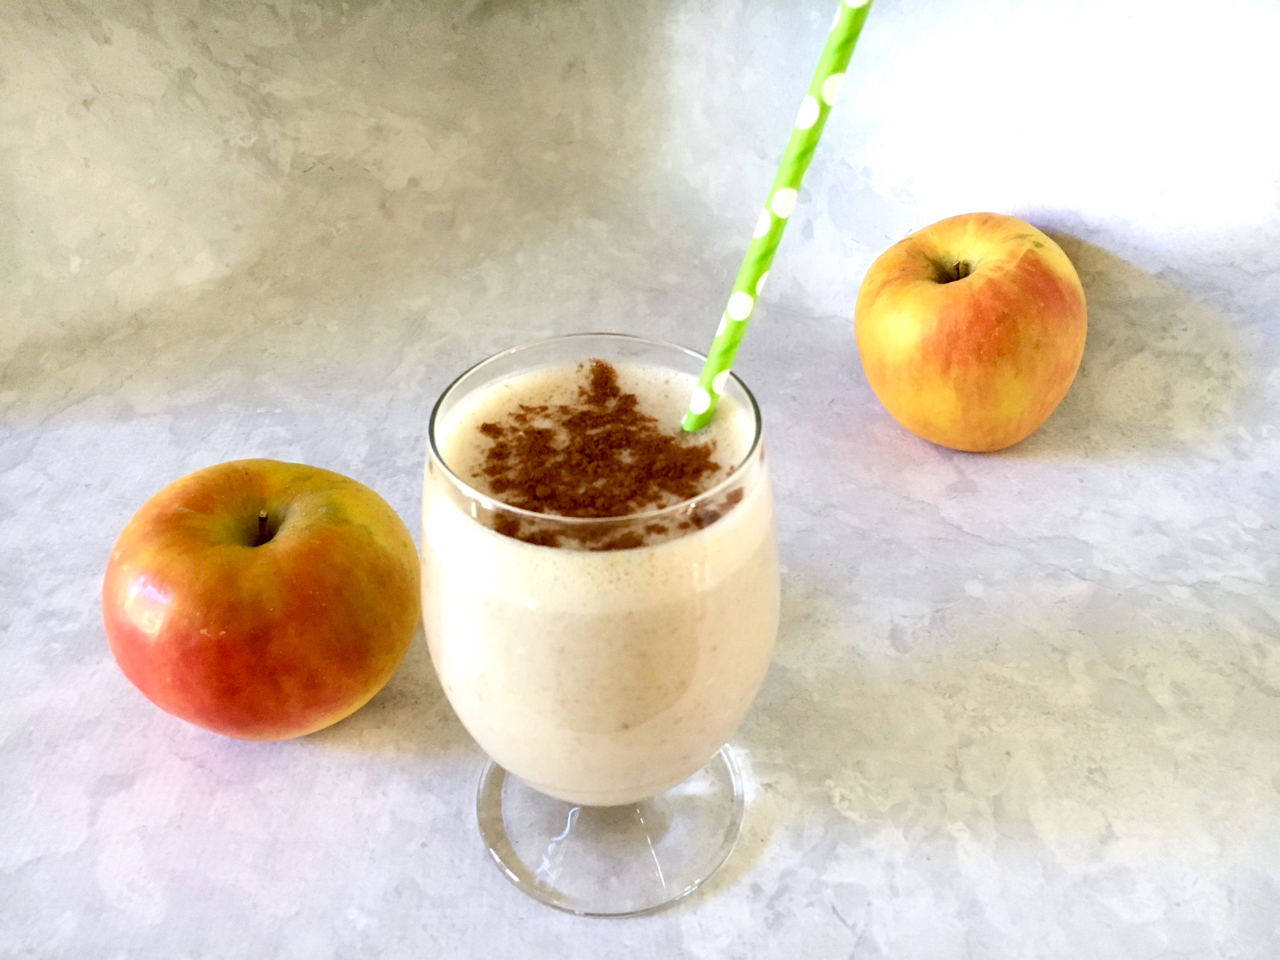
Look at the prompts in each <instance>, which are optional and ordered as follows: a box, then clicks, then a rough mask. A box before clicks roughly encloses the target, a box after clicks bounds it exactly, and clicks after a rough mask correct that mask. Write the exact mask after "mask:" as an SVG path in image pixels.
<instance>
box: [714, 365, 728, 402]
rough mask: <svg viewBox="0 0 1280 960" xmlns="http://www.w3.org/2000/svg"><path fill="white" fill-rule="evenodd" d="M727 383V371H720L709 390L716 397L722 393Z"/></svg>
mask: <svg viewBox="0 0 1280 960" xmlns="http://www.w3.org/2000/svg"><path fill="white" fill-rule="evenodd" d="M728 382H729V371H728V370H721V371H720V372H719V373H717V374H716V375H715V377H714V378H713V379H712V381H711V390H712V392H713V393H715V395H716V396H717V397H718V396H720V394H722V393H724V385H725V384H726V383H728Z"/></svg>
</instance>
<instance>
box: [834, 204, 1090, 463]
mask: <svg viewBox="0 0 1280 960" xmlns="http://www.w3.org/2000/svg"><path fill="white" fill-rule="evenodd" d="M957 264H959V265H960V266H961V269H960V270H959V271H957V270H956V269H955V267H956V265H957ZM966 271H967V272H966ZM1086 328H1087V315H1086V308H1085V297H1084V289H1083V288H1082V287H1081V285H1080V278H1079V277H1078V276H1077V274H1076V270H1075V268H1074V267H1073V266H1072V264H1071V261H1070V260H1069V259H1067V256H1066V254H1065V253H1063V251H1062V249H1061V248H1060V247H1059V246H1058V245H1057V244H1056V243H1054V242H1053V240H1052V239H1050V238H1049V237H1048V236H1046V235H1045V234H1043V233H1041V232H1040V231H1039V230H1037V229H1036V228H1035V227H1033V226H1031V225H1030V224H1028V223H1026V222H1024V221H1022V220H1019V219H1017V218H1015V217H1009V216H1004V215H1002V214H994V213H974V214H962V215H960V216H956V217H949V218H947V219H946V220H941V221H939V222H938V223H935V224H933V225H932V226H929V227H926V228H924V229H923V230H920V231H918V232H916V233H913V234H911V235H910V236H908V237H906V238H905V239H904V240H901V241H899V242H898V243H896V244H894V245H893V246H891V247H890V248H889V249H887V250H886V251H885V252H884V253H882V254H881V255H880V256H879V257H878V258H877V259H876V261H875V262H874V263H873V264H872V265H871V267H870V269H869V270H868V271H867V274H866V276H865V277H864V278H863V280H862V285H861V287H860V288H859V290H858V300H857V305H856V307H855V311H854V329H855V336H856V339H857V344H858V353H859V356H860V358H861V361H862V367H863V370H864V371H865V373H866V377H867V381H868V383H869V384H870V385H871V389H872V391H873V392H874V393H875V395H876V397H877V398H878V399H879V400H880V402H881V403H882V404H883V405H884V407H885V409H886V410H888V411H889V413H890V414H891V415H892V416H893V417H894V419H896V420H897V421H898V422H899V423H900V424H902V426H904V427H906V428H907V429H908V430H910V431H911V432H912V433H914V434H916V435H917V436H919V437H923V438H924V439H926V440H929V441H931V442H933V443H937V444H940V445H941V446H945V447H951V448H953V449H956V450H965V451H971V452H989V451H993V450H1000V449H1003V448H1004V447H1008V446H1010V445H1012V444H1014V443H1017V442H1018V441H1019V440H1022V439H1024V438H1025V437H1027V436H1028V435H1029V434H1031V433H1032V432H1033V431H1034V430H1035V429H1036V428H1037V427H1039V426H1040V425H1041V424H1042V423H1043V422H1044V421H1045V420H1046V419H1047V418H1048V416H1049V414H1051V413H1052V412H1053V411H1054V409H1055V408H1056V407H1057V406H1058V404H1059V403H1060V402H1061V401H1062V398H1063V397H1064V396H1066V393H1067V390H1068V389H1069V388H1070V386H1071V383H1072V381H1073V380H1074V378H1075V375H1076V371H1077V370H1078V369H1079V366H1080V358H1081V356H1082V355H1083V353H1084V342H1085V332H1086Z"/></svg>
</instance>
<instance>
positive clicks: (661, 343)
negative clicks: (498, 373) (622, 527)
mask: <svg viewBox="0 0 1280 960" xmlns="http://www.w3.org/2000/svg"><path fill="white" fill-rule="evenodd" d="M587 339H606V340H622V341H631V342H633V343H640V344H645V345H647V346H651V347H661V348H664V349H668V350H675V351H677V352H679V353H683V354H685V355H686V356H688V357H691V358H693V359H695V360H697V361H698V363H699V365H701V364H704V363H706V361H707V357H706V355H705V354H701V353H699V352H698V351H696V350H691V349H689V348H688V347H684V346H681V345H680V344H678V343H671V342H669V341H666V340H653V339H651V338H649V337H641V336H637V335H635V334H631V333H607V332H596V333H592V332H586V333H567V334H561V335H560V336H555V337H543V338H542V339H540V340H529V341H526V342H525V343H520V344H517V345H516V346H514V347H508V348H507V349H506V350H500V351H498V352H497V353H495V354H492V355H491V356H488V357H486V358H485V359H483V360H481V361H479V362H478V363H473V364H472V365H471V366H469V367H468V368H467V369H466V370H463V371H462V373H460V374H458V375H457V376H456V377H454V378H453V380H451V381H450V382H449V385H448V386H447V387H445V388H444V390H443V391H441V393H440V396H439V397H438V398H437V399H436V402H435V404H434V405H433V406H432V408H431V416H430V417H429V418H428V420H427V449H428V452H429V454H430V458H431V459H432V460H433V461H434V462H435V463H437V464H438V465H439V466H440V468H441V469H442V470H443V471H444V475H445V476H446V477H447V478H448V479H449V481H450V482H451V483H453V485H454V486H455V487H458V488H459V489H460V491H461V492H462V493H463V495H465V496H466V497H467V498H468V499H471V500H475V501H477V502H479V503H480V504H481V505H482V506H483V507H484V508H485V509H486V510H489V511H492V512H494V513H505V514H509V515H511V516H513V517H521V518H524V519H528V520H531V521H533V522H537V523H547V522H548V521H551V522H554V523H558V524H559V523H562V524H565V525H566V526H570V527H590V526H592V525H597V526H604V525H607V524H617V523H627V522H635V521H638V520H644V521H645V522H647V523H652V522H661V520H662V519H663V518H666V517H669V516H672V515H675V514H677V513H679V512H681V511H683V510H687V509H688V508H689V507H690V506H691V505H693V504H696V503H699V502H700V501H703V500H707V499H710V498H712V497H714V496H717V495H718V494H720V493H723V492H724V491H725V489H727V488H728V487H731V486H732V485H733V484H734V483H736V482H737V480H738V475H739V472H740V471H741V470H742V468H743V467H744V466H746V465H747V464H748V463H750V462H751V460H752V458H753V457H755V456H756V455H757V452H758V451H759V449H760V442H761V439H762V437H763V434H764V419H763V417H762V415H761V412H760V404H759V403H757V402H756V398H755V394H753V393H752V392H751V390H750V389H749V388H748V387H747V385H746V384H745V383H743V382H742V380H741V379H740V378H739V377H738V375H737V374H736V373H734V372H733V371H732V370H730V371H729V378H730V379H731V380H733V382H734V383H736V384H737V385H738V386H739V388H741V390H742V392H743V393H744V394H745V395H746V398H747V400H748V401H749V403H750V405H751V414H752V420H753V422H754V424H755V430H754V432H753V434H752V437H751V446H750V447H748V448H747V452H746V453H745V454H743V456H742V459H741V460H740V461H738V462H737V463H735V464H734V465H733V468H732V469H731V470H730V471H729V473H727V474H726V475H725V476H724V477H723V478H722V479H721V480H720V481H719V482H718V483H717V484H716V485H715V486H713V487H708V488H707V489H706V490H703V491H702V492H701V493H698V494H695V495H694V496H692V497H688V498H686V499H684V500H681V501H680V502H678V503H673V504H670V505H668V506H665V507H662V508H661V509H659V510H654V511H651V512H645V513H629V514H623V515H622V516H618V517H566V516H562V515H561V514H558V513H539V512H538V511H536V510H527V509H525V508H524V507H513V506H512V505H511V504H509V503H505V502H503V501H502V500H499V499H498V498H497V497H494V496H491V495H490V494H487V493H484V492H483V491H480V490H477V489H476V488H475V487H473V486H472V485H471V484H469V483H468V482H467V481H466V480H464V479H462V477H460V476H458V475H457V474H456V473H454V472H453V469H452V468H451V467H450V466H449V465H448V464H447V463H445V460H444V457H443V456H442V455H441V454H440V448H439V447H438V446H437V444H436V420H437V418H438V417H439V414H440V408H441V406H443V405H444V402H445V401H446V400H447V399H448V398H449V397H450V395H451V394H452V393H453V392H454V390H455V389H456V388H457V386H458V384H460V383H462V381H463V380H465V379H467V377H469V376H471V375H472V374H473V373H476V372H477V371H479V370H480V369H482V368H483V367H486V366H489V365H490V364H493V363H496V362H497V361H499V360H501V359H503V358H504V357H509V356H511V355H513V354H517V353H523V352H524V351H526V350H530V349H533V348H534V347H541V346H546V345H548V344H552V343H558V342H565V341H572V340H587ZM582 359H584V360H585V359H590V358H589V357H585V356H584V357H583V358H582ZM531 369H537V368H536V367H535V368H531Z"/></svg>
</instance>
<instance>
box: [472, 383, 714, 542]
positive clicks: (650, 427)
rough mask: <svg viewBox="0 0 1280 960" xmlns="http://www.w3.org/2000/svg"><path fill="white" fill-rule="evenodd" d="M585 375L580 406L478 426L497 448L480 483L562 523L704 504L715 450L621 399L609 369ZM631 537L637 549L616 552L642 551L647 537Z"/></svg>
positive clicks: (535, 410) (629, 396) (517, 414)
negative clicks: (700, 499)
mask: <svg viewBox="0 0 1280 960" xmlns="http://www.w3.org/2000/svg"><path fill="white" fill-rule="evenodd" d="M583 366H584V367H586V373H587V374H588V377H589V379H588V382H587V383H586V384H585V385H584V386H581V387H579V388H578V400H579V402H578V403H577V404H575V405H568V404H559V405H555V406H549V405H539V406H528V405H525V404H520V405H519V406H518V407H517V408H516V409H515V410H513V411H511V412H510V413H508V414H506V415H505V416H504V417H502V418H500V420H499V421H493V422H487V423H483V424H481V425H480V432H481V433H482V434H483V435H484V436H485V437H487V438H488V439H489V440H490V441H491V446H490V447H489V450H488V452H487V453H486V455H485V459H484V463H483V465H482V467H481V468H480V471H479V473H478V474H477V476H483V477H484V478H485V479H486V480H487V481H488V487H489V490H490V492H491V493H492V494H493V496H494V497H496V498H497V499H499V500H501V501H502V502H504V503H506V504H508V505H510V506H513V507H520V508H522V509H525V510H532V511H535V512H538V513H547V514H556V515H559V516H562V517H623V516H627V515H628V514H632V513H636V512H638V511H640V510H643V509H645V508H649V507H662V506H667V505H669V504H672V503H678V502H680V501H682V500H687V499H689V498H690V497H694V496H696V495H697V494H699V493H700V492H701V491H702V490H703V489H704V488H705V486H706V484H705V482H704V481H705V479H706V478H707V477H708V476H709V475H711V474H714V473H716V472H717V471H719V470H720V469H721V468H720V465H719V464H718V463H716V461H715V460H713V459H712V454H713V453H714V452H715V450H714V447H715V445H714V443H699V444H695V443H690V442H688V441H687V440H683V441H682V438H681V437H680V436H679V435H677V434H673V433H671V432H669V431H664V430H663V429H662V427H661V425H660V424H659V423H658V421H657V420H656V419H655V418H654V417H651V416H648V415H647V414H644V413H641V412H640V411H639V410H637V409H636V403H637V400H636V395H635V394H634V393H623V392H622V390H621V389H620V388H619V386H618V374H617V371H616V370H615V369H614V368H613V366H612V365H611V364H609V363H606V362H605V361H603V360H591V361H588V362H587V364H584V365H583ZM579 369H582V367H580V368H579ZM654 526H657V525H654ZM499 532H500V533H502V532H506V531H502V530H499ZM651 532H657V531H651ZM663 532H665V528H664V531H663ZM508 535H516V534H515V533H514V532H511V533H509V534H508ZM632 536H634V537H635V539H636V540H637V542H636V543H635V544H630V543H627V544H621V543H620V544H617V545H614V546H613V548H614V549H625V548H626V547H628V546H638V545H639V542H640V538H639V536H638V535H634V534H633V535H632ZM521 539H525V538H524V537H522V538H521ZM548 545H553V544H548Z"/></svg>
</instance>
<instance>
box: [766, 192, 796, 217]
mask: <svg viewBox="0 0 1280 960" xmlns="http://www.w3.org/2000/svg"><path fill="white" fill-rule="evenodd" d="M797 197H799V194H798V193H797V192H796V191H795V190H792V189H791V188H790V187H783V188H782V189H781V190H779V191H778V192H777V193H775V194H774V195H773V200H772V201H770V203H769V206H770V207H771V208H772V210H773V212H774V213H776V214H777V215H778V216H779V217H781V218H782V219H783V220H785V219H787V217H789V216H791V211H792V210H794V209H795V208H796V198H797Z"/></svg>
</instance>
